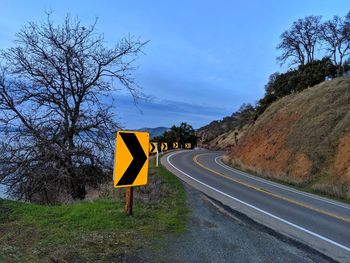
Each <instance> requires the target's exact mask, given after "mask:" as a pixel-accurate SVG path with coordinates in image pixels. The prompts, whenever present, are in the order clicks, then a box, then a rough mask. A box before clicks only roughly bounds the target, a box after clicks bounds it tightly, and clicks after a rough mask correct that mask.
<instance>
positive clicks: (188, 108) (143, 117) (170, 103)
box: [115, 95, 232, 128]
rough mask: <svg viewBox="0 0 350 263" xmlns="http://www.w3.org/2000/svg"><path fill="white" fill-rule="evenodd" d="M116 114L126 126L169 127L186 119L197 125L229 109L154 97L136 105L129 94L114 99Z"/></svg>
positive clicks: (218, 117)
mask: <svg viewBox="0 0 350 263" xmlns="http://www.w3.org/2000/svg"><path fill="white" fill-rule="evenodd" d="M115 113H116V115H117V116H118V117H120V119H121V121H122V124H123V125H124V126H125V127H128V128H140V127H144V126H146V127H157V126H167V127H170V126H171V125H174V124H179V123H181V122H188V123H189V124H191V125H193V127H194V128H199V127H201V126H203V125H205V124H207V123H209V122H210V121H212V120H214V119H220V118H222V117H224V116H226V115H228V114H231V113H232V112H231V110H230V109H227V108H225V107H221V106H209V105H204V104H202V105H200V104H195V103H187V102H182V101H175V100H163V99H159V98H153V99H151V100H144V101H139V103H138V105H137V106H135V105H134V103H133V100H132V98H131V97H130V96H125V95H119V96H117V98H116V111H115Z"/></svg>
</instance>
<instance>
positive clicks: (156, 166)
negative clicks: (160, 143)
mask: <svg viewBox="0 0 350 263" xmlns="http://www.w3.org/2000/svg"><path fill="white" fill-rule="evenodd" d="M156 167H158V148H157V156H156Z"/></svg>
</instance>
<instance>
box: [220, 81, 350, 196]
mask: <svg viewBox="0 0 350 263" xmlns="http://www.w3.org/2000/svg"><path fill="white" fill-rule="evenodd" d="M349 134H350V78H337V79H334V80H332V81H325V82H323V83H321V84H319V85H317V86H315V87H312V88H309V89H306V90H304V91H302V92H300V93H296V94H291V95H289V96H286V97H284V98H282V99H280V100H278V101H276V102H275V103H273V104H272V105H271V106H270V107H269V108H268V109H267V110H266V111H265V112H264V113H263V114H262V115H261V116H260V117H259V118H258V120H257V121H256V123H255V124H254V125H253V126H251V127H249V128H248V129H247V131H246V132H245V133H244V134H243V136H242V137H241V138H240V139H239V141H238V144H237V145H236V146H235V145H234V144H233V143H232V137H230V135H229V134H226V135H225V138H224V139H222V138H221V139H220V140H219V142H218V144H219V145H220V143H222V146H227V145H230V141H231V145H233V147H232V149H231V151H230V155H229V159H230V160H228V161H229V163H230V164H231V165H234V166H239V167H241V168H242V169H244V170H249V171H253V172H254V173H256V174H259V175H261V176H263V177H266V178H272V179H277V180H279V181H284V182H286V183H291V184H295V185H299V186H308V187H309V188H310V189H312V190H314V191H318V192H322V193H324V194H328V195H330V196H335V197H338V198H348V199H349V198H350V197H349V196H350V190H349V189H350V187H349V186H350V176H349V174H350V169H349V161H350V149H349V147H350V143H345V142H343V141H344V138H345V137H346V136H349ZM341 142H342V143H341ZM338 153H340V154H338ZM335 163H336V164H337V165H334V164H335Z"/></svg>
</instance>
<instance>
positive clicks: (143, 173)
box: [113, 131, 149, 188]
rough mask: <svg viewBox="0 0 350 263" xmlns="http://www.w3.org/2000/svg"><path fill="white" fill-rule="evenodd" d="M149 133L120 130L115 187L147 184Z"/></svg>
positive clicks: (117, 141) (116, 152) (115, 167)
mask: <svg viewBox="0 0 350 263" xmlns="http://www.w3.org/2000/svg"><path fill="white" fill-rule="evenodd" d="M148 150H149V134H148V133H147V132H132V131H118V133H117V139H116V150H115V157H114V171H113V179H114V187H115V188H120V187H131V186H139V185H146V184H147V176H148Z"/></svg>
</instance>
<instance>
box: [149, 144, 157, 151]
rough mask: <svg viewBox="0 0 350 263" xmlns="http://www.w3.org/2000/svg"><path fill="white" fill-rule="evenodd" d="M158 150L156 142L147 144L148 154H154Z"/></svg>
mask: <svg viewBox="0 0 350 263" xmlns="http://www.w3.org/2000/svg"><path fill="white" fill-rule="evenodd" d="M157 148H158V143H156V142H150V143H149V152H150V153H156V152H157Z"/></svg>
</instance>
